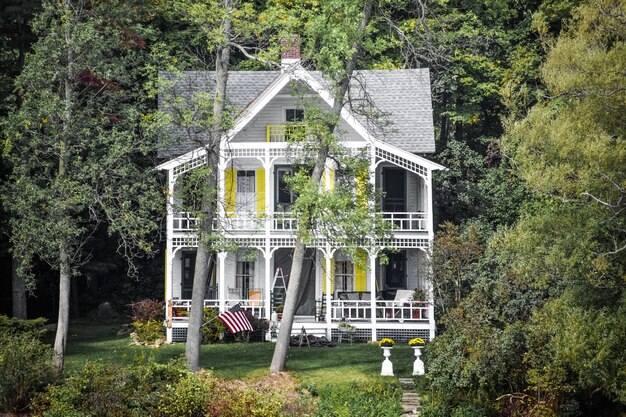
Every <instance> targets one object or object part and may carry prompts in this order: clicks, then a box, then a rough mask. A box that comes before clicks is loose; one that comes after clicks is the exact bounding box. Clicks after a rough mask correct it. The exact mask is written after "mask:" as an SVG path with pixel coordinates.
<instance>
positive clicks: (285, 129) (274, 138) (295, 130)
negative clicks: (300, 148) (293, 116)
mask: <svg viewBox="0 0 626 417" xmlns="http://www.w3.org/2000/svg"><path fill="white" fill-rule="evenodd" d="M305 135H306V126H305V125H303V124H282V125H269V124H268V125H266V127H265V139H266V140H267V141H268V142H290V141H298V140H302V139H304V137H305Z"/></svg>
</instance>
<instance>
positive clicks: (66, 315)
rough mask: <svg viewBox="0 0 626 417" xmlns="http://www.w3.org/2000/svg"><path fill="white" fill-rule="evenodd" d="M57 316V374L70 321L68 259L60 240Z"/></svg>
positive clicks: (55, 360)
mask: <svg viewBox="0 0 626 417" xmlns="http://www.w3.org/2000/svg"><path fill="white" fill-rule="evenodd" d="M59 258H60V261H61V262H60V265H59V318H58V320H57V333H56V337H55V339H54V367H55V370H56V373H57V375H61V373H62V372H63V364H64V361H65V346H66V342H67V333H68V328H69V321H70V286H71V273H70V260H69V256H68V254H67V248H66V244H65V242H61V244H60V249H59Z"/></svg>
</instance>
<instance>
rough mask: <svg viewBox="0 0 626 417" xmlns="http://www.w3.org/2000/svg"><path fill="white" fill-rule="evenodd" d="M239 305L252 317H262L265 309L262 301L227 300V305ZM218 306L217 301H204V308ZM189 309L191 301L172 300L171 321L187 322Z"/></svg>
mask: <svg viewBox="0 0 626 417" xmlns="http://www.w3.org/2000/svg"><path fill="white" fill-rule="evenodd" d="M237 303H239V304H240V305H241V308H242V309H244V310H248V311H250V312H251V313H252V315H253V316H254V317H258V318H262V317H263V316H264V312H265V309H264V307H263V300H228V305H227V306H226V308H229V307H230V306H234V305H235V304H237ZM219 305H220V301H219V300H215V299H214V300H204V307H205V308H206V307H213V308H218V307H219ZM190 308H191V300H172V321H174V322H176V321H187V320H189V310H190Z"/></svg>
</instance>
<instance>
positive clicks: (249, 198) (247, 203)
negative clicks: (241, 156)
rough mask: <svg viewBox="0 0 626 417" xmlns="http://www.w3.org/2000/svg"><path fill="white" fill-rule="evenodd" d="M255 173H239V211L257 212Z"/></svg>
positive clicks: (250, 171)
mask: <svg viewBox="0 0 626 417" xmlns="http://www.w3.org/2000/svg"><path fill="white" fill-rule="evenodd" d="M254 180H255V173H254V170H248V171H237V211H238V212H241V211H243V212H252V211H254V210H255V198H256V196H255V194H254V193H255V186H254Z"/></svg>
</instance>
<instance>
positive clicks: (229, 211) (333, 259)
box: [158, 51, 443, 341]
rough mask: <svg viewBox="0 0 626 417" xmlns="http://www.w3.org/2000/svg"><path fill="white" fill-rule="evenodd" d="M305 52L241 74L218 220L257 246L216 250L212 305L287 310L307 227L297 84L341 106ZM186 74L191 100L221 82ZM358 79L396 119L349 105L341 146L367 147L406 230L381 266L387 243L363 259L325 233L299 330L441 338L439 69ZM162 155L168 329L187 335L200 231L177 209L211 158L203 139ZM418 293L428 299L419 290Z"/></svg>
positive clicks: (232, 235) (234, 75)
mask: <svg viewBox="0 0 626 417" xmlns="http://www.w3.org/2000/svg"><path fill="white" fill-rule="evenodd" d="M292 52H293V51H292ZM284 56H285V55H284ZM298 56H299V53H297V54H296V55H295V56H294V55H293V54H292V55H291V57H290V58H289V59H283V68H282V70H281V71H240V72H238V71H232V72H231V73H230V74H229V78H228V89H227V96H228V104H229V105H230V106H232V107H233V108H234V109H235V115H236V118H235V119H234V121H233V127H232V128H231V129H230V130H229V131H228V132H227V133H226V134H225V137H224V139H223V140H222V145H221V151H220V152H221V155H220V162H219V166H218V167H217V169H218V183H219V184H220V187H219V190H218V196H219V197H218V198H219V200H220V201H221V202H222V204H220V205H219V207H220V208H219V211H220V212H219V214H218V219H217V220H216V222H217V224H216V226H218V227H219V228H220V229H221V230H223V233H224V234H225V238H226V239H229V240H232V241H234V243H236V245H237V246H238V247H239V248H247V250H246V251H245V252H246V253H245V254H243V253H242V251H241V250H237V251H232V252H220V253H217V254H216V256H215V258H214V262H211V264H212V268H211V272H210V276H209V277H208V286H207V292H206V299H205V301H204V303H205V306H213V307H216V308H219V309H220V310H222V311H223V310H224V309H227V308H228V307H229V306H232V305H234V304H235V303H241V305H242V307H243V308H245V309H248V310H250V311H251V312H252V313H253V314H254V315H256V316H258V317H262V318H266V319H268V320H269V319H270V318H271V317H272V313H273V312H274V311H276V310H277V309H278V311H280V307H281V306H280V304H281V303H282V301H283V299H282V297H283V296H284V291H285V290H284V287H285V286H287V285H288V283H289V272H290V268H291V254H292V252H293V247H294V243H295V230H296V228H297V220H296V219H295V218H293V217H291V215H290V213H289V207H290V205H291V204H292V203H293V201H294V198H295V197H294V195H293V193H292V192H290V190H289V189H288V188H287V187H286V186H285V178H286V177H287V176H288V175H290V174H291V173H292V160H291V159H290V158H289V155H288V153H287V147H288V143H289V135H290V132H292V130H293V129H296V128H298V126H302V125H301V122H302V120H303V110H302V108H301V105H299V103H301V98H300V97H296V96H294V94H293V87H294V85H296V84H297V85H298V86H299V88H300V90H302V86H304V87H305V88H306V89H307V90H308V91H306V95H307V96H308V97H310V98H313V99H317V100H318V101H319V102H320V103H321V105H322V106H326V107H327V108H328V109H330V108H331V107H332V104H333V97H332V96H331V94H330V92H329V91H328V89H327V88H326V83H325V82H324V78H323V77H322V75H321V74H320V73H318V72H312V71H307V70H306V69H304V68H303V67H302V66H301V65H300V62H299V59H298ZM182 78H183V80H184V82H182V83H181V85H184V87H183V88H185V90H186V91H185V92H184V93H183V94H182V95H181V96H182V97H183V99H184V98H185V97H186V98H187V99H189V98H190V97H191V94H192V93H194V92H202V91H206V92H211V91H212V89H213V85H214V74H213V73H211V72H187V73H184V74H183V75H182ZM355 78H356V81H355V83H353V84H354V85H353V88H351V94H352V95H353V97H354V96H355V95H356V96H358V95H359V94H361V97H362V96H363V91H364V90H365V91H367V94H368V97H369V100H370V101H371V102H373V104H374V105H375V106H376V108H377V109H379V110H380V111H382V112H384V114H385V115H386V118H387V120H388V121H389V122H390V123H389V126H388V127H387V128H386V129H384V132H383V131H382V130H381V129H379V128H375V127H374V126H373V125H372V124H370V123H368V120H367V119H366V118H365V117H363V116H362V115H359V114H356V112H351V111H350V109H348V108H347V106H346V107H345V108H344V109H343V110H342V114H341V121H340V129H339V131H340V132H341V133H340V135H341V144H342V145H343V146H345V147H348V148H353V149H364V150H365V151H366V152H367V155H368V156H369V160H370V167H369V181H370V183H371V184H373V185H374V186H375V187H376V188H377V189H380V190H382V191H383V197H382V201H380V207H381V209H382V212H383V218H384V219H385V220H386V221H388V222H390V223H391V224H392V225H393V229H394V230H393V237H392V238H391V239H390V240H387V241H385V242H384V245H386V246H387V247H388V248H395V250H394V251H393V252H388V253H387V256H388V258H389V262H388V263H387V264H386V265H381V264H380V263H379V261H378V259H379V255H380V251H381V250H385V248H384V245H383V247H382V248H381V245H380V242H379V244H377V245H375V246H376V247H368V246H364V247H363V248H362V250H363V251H365V253H366V255H367V264H368V265H369V266H368V268H365V269H362V268H358V267H356V266H355V265H354V264H353V262H352V261H351V260H350V259H349V258H348V257H346V256H345V254H344V253H342V250H341V248H340V247H339V248H337V247H332V246H331V245H330V244H329V242H327V241H325V240H323V239H318V240H317V241H316V243H315V245H314V247H313V245H312V246H311V247H310V248H309V249H308V251H309V256H308V257H307V259H308V260H307V262H306V264H305V266H304V268H303V273H302V275H303V276H302V279H303V284H302V287H303V288H304V289H303V291H302V294H301V297H300V300H299V307H298V310H297V312H296V319H295V322H294V325H293V332H294V334H295V333H299V332H300V331H301V328H302V327H304V328H305V329H306V331H307V333H309V334H318V335H319V334H326V335H327V336H329V337H335V336H336V335H337V332H338V325H339V324H340V323H341V322H342V321H349V322H350V324H351V325H353V326H354V327H355V328H356V331H355V337H356V338H358V339H361V340H378V339H380V338H382V337H392V338H394V339H396V340H407V339H409V338H413V337H422V338H424V339H432V338H433V337H434V336H435V320H434V311H433V303H432V301H433V294H432V285H431V281H430V276H431V274H430V266H429V253H430V249H431V245H432V241H433V199H432V195H433V189H432V179H433V171H436V170H440V169H443V167H442V166H441V165H438V164H436V163H434V162H431V161H429V160H428V159H426V158H425V157H424V156H422V155H423V154H427V153H432V152H434V150H435V143H434V130H433V119H432V106H431V93H430V78H429V72H428V70H427V69H417V70H381V71H359V72H358V74H357V75H356V77H355ZM299 123H300V124H299ZM174 130H175V129H174ZM161 157H163V158H164V159H166V162H164V163H162V164H161V165H159V166H158V168H159V169H161V170H164V171H166V173H167V176H168V182H169V193H168V196H169V197H168V199H169V201H168V213H167V248H166V258H165V300H166V303H167V306H168V308H167V318H166V323H167V339H168V340H169V341H182V340H185V337H186V333H187V316H186V314H185V312H186V311H188V308H189V305H190V303H191V291H192V283H193V276H194V264H195V256H196V246H197V238H196V237H195V234H194V226H195V219H194V218H191V217H190V216H189V215H187V213H184V212H179V211H178V210H177V209H176V207H177V204H176V198H177V197H176V196H177V193H176V190H177V189H178V188H180V183H182V178H184V177H185V174H186V173H188V172H190V171H192V170H193V169H195V168H197V167H199V166H203V165H205V164H206V161H207V159H206V154H205V152H204V150H203V149H202V148H201V147H200V148H198V147H197V145H195V146H194V144H192V143H184V142H183V143H182V144H178V145H177V146H173V147H171V148H169V149H164V150H162V151H161ZM326 169H327V173H326V175H325V178H328V179H329V182H332V181H333V176H334V171H333V164H332V162H330V161H329V163H328V166H327V168H326ZM251 253H252V256H251ZM415 290H420V291H415ZM414 294H416V295H417V296H418V297H419V298H420V299H413V297H412V296H413V295H414Z"/></svg>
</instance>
